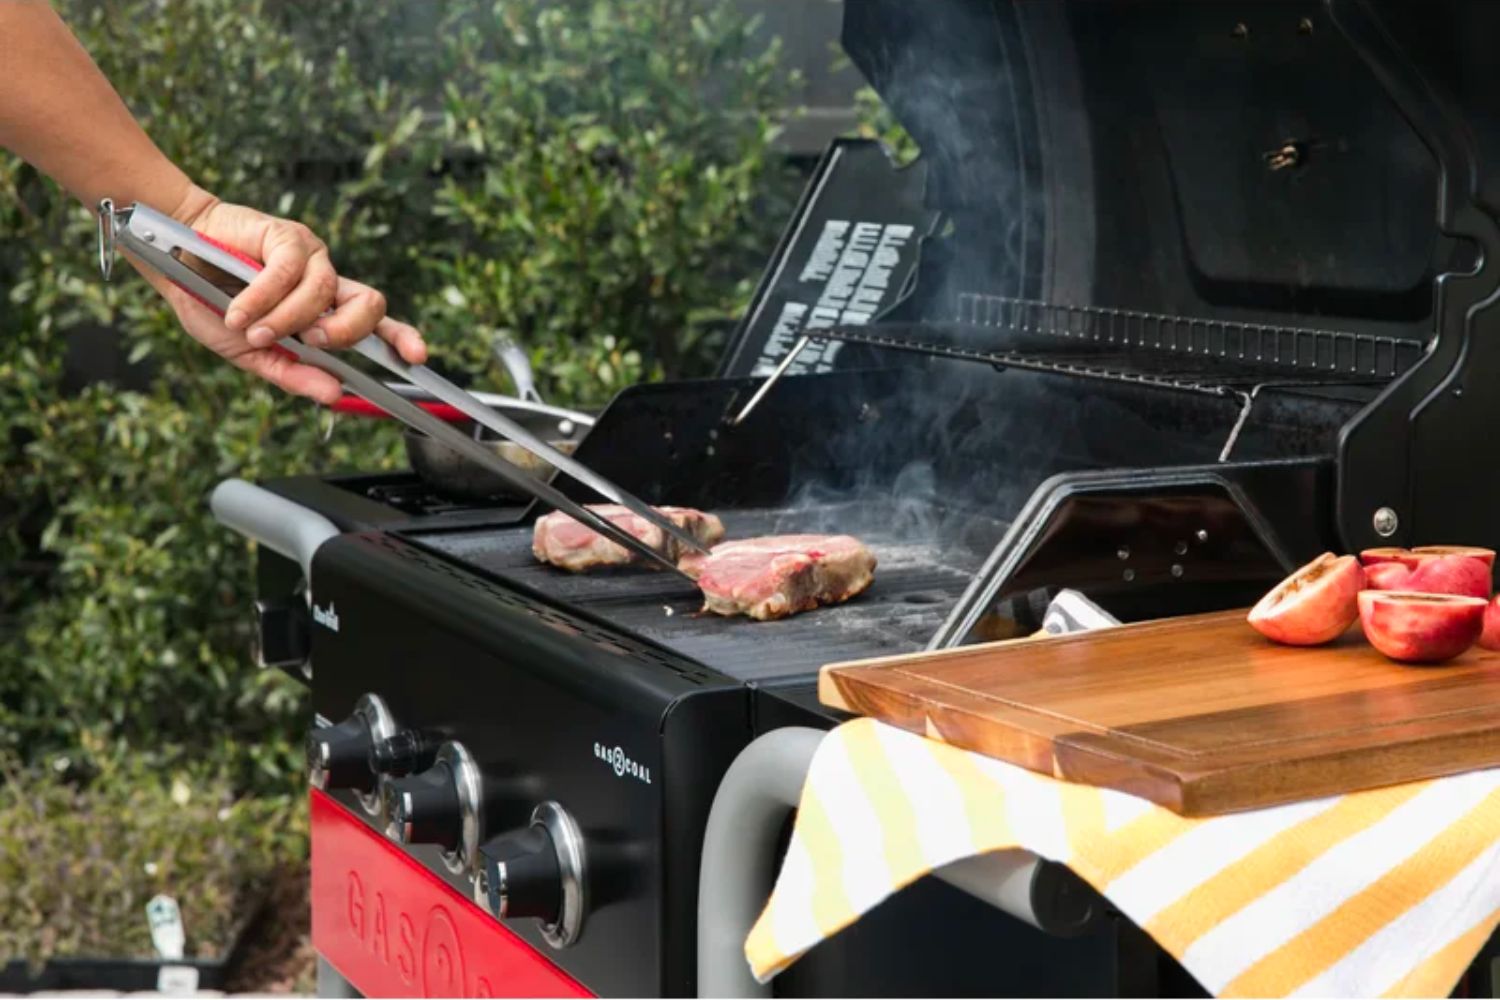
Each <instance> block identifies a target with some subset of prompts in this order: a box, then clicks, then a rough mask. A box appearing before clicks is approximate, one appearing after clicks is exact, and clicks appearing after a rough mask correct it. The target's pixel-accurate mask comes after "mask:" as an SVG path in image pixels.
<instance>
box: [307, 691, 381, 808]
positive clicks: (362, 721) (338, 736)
mask: <svg viewBox="0 0 1500 1000" xmlns="http://www.w3.org/2000/svg"><path fill="white" fill-rule="evenodd" d="M395 732H396V724H395V722H394V721H393V720H392V718H391V713H390V711H389V710H388V709H387V708H386V707H385V702H383V701H381V700H380V698H379V696H377V695H373V694H367V695H364V696H362V697H361V698H360V699H359V701H358V702H356V703H355V705H354V713H353V714H352V715H350V716H349V717H348V718H347V719H345V720H344V721H343V722H340V723H338V724H337V725H333V726H319V727H317V728H315V729H313V730H312V731H311V732H309V733H308V734H307V775H308V780H309V781H311V782H312V786H313V787H314V788H321V789H324V790H325V791H333V790H334V789H338V788H348V789H350V790H352V791H354V792H355V793H356V794H357V795H358V796H359V798H360V802H361V804H363V805H364V807H365V809H366V810H367V811H370V812H374V811H375V810H376V809H377V808H378V807H379V800H378V798H377V797H376V795H375V791H376V775H375V772H374V771H372V770H371V769H370V749H371V747H372V746H374V744H375V743H376V742H377V741H379V740H384V739H388V738H390V737H391V736H394V735H395Z"/></svg>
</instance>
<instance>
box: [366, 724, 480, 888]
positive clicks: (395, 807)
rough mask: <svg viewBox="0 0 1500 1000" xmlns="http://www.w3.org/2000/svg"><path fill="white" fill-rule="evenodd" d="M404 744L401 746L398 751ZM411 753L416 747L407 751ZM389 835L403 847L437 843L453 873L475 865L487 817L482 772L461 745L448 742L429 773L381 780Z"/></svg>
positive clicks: (387, 833) (465, 870)
mask: <svg viewBox="0 0 1500 1000" xmlns="http://www.w3.org/2000/svg"><path fill="white" fill-rule="evenodd" d="M403 747H404V744H402V743H398V744H397V746H396V748H395V749H397V750H402V749H403ZM405 749H410V747H405ZM380 799H381V803H382V806H383V811H384V813H385V817H386V828H385V832H386V836H388V837H390V838H391V839H392V840H394V841H396V842H397V843H400V844H436V845H437V846H438V847H441V848H442V850H443V863H444V864H445V865H447V866H448V870H449V871H452V872H455V873H463V872H467V871H469V870H470V868H471V867H472V866H473V864H474V858H475V852H476V851H477V849H478V846H479V835H480V826H481V820H482V818H483V792H482V789H481V785H480V780H479V769H478V767H476V766H475V764H474V760H473V758H472V757H470V756H469V752H468V751H467V750H465V749H464V748H463V744H461V743H453V742H448V743H444V744H443V745H442V746H440V747H438V749H437V757H436V761H435V762H434V763H433V765H432V766H431V767H429V768H427V769H426V770H425V771H419V772H417V773H416V774H412V775H408V776H406V777H392V776H389V775H387V776H385V777H383V778H381V779H380Z"/></svg>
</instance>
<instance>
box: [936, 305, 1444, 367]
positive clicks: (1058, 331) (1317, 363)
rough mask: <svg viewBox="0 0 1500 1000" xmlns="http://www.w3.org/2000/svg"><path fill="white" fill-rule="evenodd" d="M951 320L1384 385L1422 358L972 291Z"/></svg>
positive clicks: (1296, 330) (1392, 341) (1302, 331)
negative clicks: (1385, 381)
mask: <svg viewBox="0 0 1500 1000" xmlns="http://www.w3.org/2000/svg"><path fill="white" fill-rule="evenodd" d="M953 318H954V321H955V322H957V323H959V324H963V325H967V326H985V327H995V328H1000V329H1006V330H1013V331H1015V332H1017V333H1033V334H1040V335H1043V336H1047V337H1061V338H1066V339H1069V340H1082V341H1088V342H1091V343H1095V344H1101V345H1106V346H1110V347H1121V348H1132V349H1133V348H1145V349H1147V350H1152V351H1169V352H1172V353H1176V354H1187V355H1197V356H1200V357H1208V358H1218V359H1222V360H1224V361H1227V362H1230V363H1233V364H1236V365H1252V366H1257V367H1258V366H1269V367H1272V368H1288V369H1294V370H1297V371H1301V372H1321V373H1327V374H1336V375H1344V376H1357V377H1362V378H1370V379H1392V378H1395V377H1396V376H1397V375H1399V374H1401V373H1402V372H1404V371H1405V370H1406V369H1407V368H1409V367H1411V366H1412V365H1413V364H1415V363H1416V362H1417V360H1418V359H1419V358H1421V356H1422V352H1423V350H1424V349H1425V347H1424V345H1423V344H1422V343H1420V342H1418V341H1415V340H1404V339H1401V338H1399V337H1384V336H1375V335H1372V334H1366V333H1350V332H1347V331H1342V330H1318V329H1311V328H1305V327H1292V326H1275V325H1270V324H1263V323H1237V322H1231V321H1228V320H1217V319H1212V320H1211V319H1197V318H1192V317H1187V316H1170V315H1167V314H1165V313H1151V312H1139V311H1136V310H1131V309H1107V308H1101V307H1098V306H1074V305H1064V304H1059V303H1053V302H1040V301H1035V300H1031V299H1008V298H1003V297H1000V296H996V295H985V294H981V293H977V292H962V293H959V295H958V296H957V297H956V301H955V309H954V317H953Z"/></svg>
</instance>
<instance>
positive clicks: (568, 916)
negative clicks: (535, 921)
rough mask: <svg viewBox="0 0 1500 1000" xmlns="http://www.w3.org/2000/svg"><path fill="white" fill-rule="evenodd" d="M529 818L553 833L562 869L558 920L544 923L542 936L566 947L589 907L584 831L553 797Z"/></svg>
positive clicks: (551, 943)
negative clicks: (560, 902) (560, 906)
mask: <svg viewBox="0 0 1500 1000" xmlns="http://www.w3.org/2000/svg"><path fill="white" fill-rule="evenodd" d="M531 822H532V823H534V824H538V825H540V826H541V827H542V829H544V830H546V831H547V833H548V834H549V835H550V836H551V837H552V846H553V847H555V848H556V849H557V867H558V869H559V871H561V872H562V894H563V895H562V912H561V914H560V915H559V916H558V918H557V923H555V924H545V925H543V927H542V937H543V938H545V939H546V941H547V943H548V944H550V945H551V946H552V947H554V948H566V947H568V946H569V945H570V944H572V943H573V942H575V941H577V940H578V936H579V935H580V934H581V933H582V932H583V917H584V912H585V911H586V910H587V908H588V883H587V881H586V878H587V870H586V863H585V856H584V846H583V833H582V831H580V830H579V829H578V824H577V822H575V821H574V819H573V817H572V816H571V815H569V813H568V811H567V810H566V809H564V808H563V807H562V806H561V805H559V804H558V803H556V802H552V801H547V802H543V803H542V804H541V805H539V806H537V807H536V809H535V810H534V811H533V812H532V814H531Z"/></svg>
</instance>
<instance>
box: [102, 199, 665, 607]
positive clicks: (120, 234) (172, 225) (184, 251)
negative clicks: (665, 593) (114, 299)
mask: <svg viewBox="0 0 1500 1000" xmlns="http://www.w3.org/2000/svg"><path fill="white" fill-rule="evenodd" d="M106 209H108V211H109V225H108V226H107V227H106V226H105V220H104V217H103V216H104V213H105V210H106ZM100 214H101V219H100V235H101V238H100V246H101V260H100V263H101V266H103V265H104V263H105V261H104V259H103V257H104V255H103V249H104V236H105V233H106V228H107V229H108V235H109V238H110V243H111V245H113V244H119V245H122V246H123V247H124V248H125V249H126V250H128V251H129V252H130V253H132V254H133V255H135V256H136V257H138V258H139V259H140V260H141V262H142V263H144V264H146V265H148V266H150V267H151V268H152V269H153V270H155V271H157V272H158V273H160V274H161V275H162V276H163V277H165V278H167V279H168V280H169V281H171V282H172V283H173V284H174V285H177V286H178V287H179V288H181V289H182V290H183V291H184V292H186V293H187V294H188V295H190V296H192V297H193V298H195V299H197V300H198V301H199V302H202V303H203V304H204V305H205V306H207V307H208V308H209V309H212V310H213V311H214V312H216V313H218V314H219V315H221V316H222V315H223V314H224V313H225V311H226V310H227V309H228V308H229V303H230V302H231V301H232V300H233V298H234V296H235V295H237V294H239V292H240V291H243V290H244V288H245V287H246V286H247V285H248V284H249V283H250V281H251V280H253V279H254V276H255V274H256V272H258V271H260V270H262V268H263V265H261V264H260V263H259V262H258V261H256V260H254V259H252V258H250V257H247V256H246V255H245V254H243V253H241V252H239V251H237V250H234V249H233V248H231V247H227V246H225V245H224V244H222V243H220V242H218V241H217V240H215V239H213V238H212V237H209V236H205V235H204V234H202V233H199V232H196V231H194V230H192V229H189V228H188V227H187V226H184V225H183V224H182V223H180V222H178V221H177V220H175V219H172V218H170V217H169V216H165V215H162V214H161V213H160V212H157V211H156V210H155V209H151V208H148V207H146V206H144V205H139V204H137V205H134V206H131V208H129V209H126V210H125V211H124V212H120V213H116V212H114V210H113V206H112V205H109V204H108V203H104V204H101V206H100ZM122 222H123V224H124V225H123V228H121V223H122ZM278 349H279V350H283V351H285V352H287V353H289V354H291V355H293V356H294V357H296V358H297V359H298V360H299V361H301V362H303V363H304V364H309V365H312V366H313V367H315V368H319V369H322V370H323V371H325V372H327V373H328V374H330V375H332V376H333V377H334V378H336V379H338V381H339V382H340V383H342V384H343V385H344V386H345V388H347V389H349V390H352V391H353V392H355V393H357V394H358V395H360V396H363V397H364V398H365V399H367V400H368V401H369V402H370V403H372V404H374V405H376V406H378V407H380V408H381V409H383V410H385V411H386V412H387V413H389V414H390V415H391V416H393V417H395V418H396V419H398V420H400V421H401V422H402V423H404V424H406V425H407V426H408V427H411V428H413V429H415V430H418V431H421V432H422V433H424V434H427V435H428V436H430V437H433V438H435V439H437V440H438V441H440V442H442V443H443V444H446V445H447V446H448V447H450V448H452V449H453V450H455V451H457V452H458V453H459V454H461V455H463V456H464V457H466V458H468V459H469V460H470V461H473V462H475V463H477V464H479V465H481V466H483V467H485V468H487V469H489V470H490V471H492V472H494V473H495V474H497V475H498V476H500V477H501V479H503V480H504V481H505V482H506V483H507V484H508V485H510V486H511V487H513V488H515V489H517V490H520V491H521V492H523V493H527V494H529V495H530V496H532V497H534V498H535V499H537V500H540V501H541V502H542V503H544V504H546V505H547V506H548V507H551V508H553V509H554V510H559V511H562V512H563V513H565V514H567V515H568V516H569V517H572V518H573V519H574V520H575V521H578V522H579V523H580V524H583V525H585V526H587V527H589V528H592V529H593V530H594V531H596V532H598V533H599V534H601V535H603V536H604V537H606V538H608V539H610V540H611V541H613V542H615V543H616V544H618V545H621V546H623V547H625V548H626V549H628V550H631V551H634V552H636V553H638V554H640V555H642V556H645V557H646V558H647V559H649V560H652V561H654V562H656V563H658V564H659V565H661V566H662V567H664V568H666V569H668V570H671V571H672V572H675V573H677V574H679V575H680V576H682V577H683V578H684V579H688V580H691V577H688V576H687V574H686V573H684V572H683V571H682V570H681V569H680V568H678V566H677V564H676V563H675V562H673V561H672V560H671V559H669V558H668V557H667V556H666V555H665V554H664V553H662V552H659V551H657V550H656V549H654V548H653V547H651V546H649V545H647V544H646V543H645V542H643V541H641V540H640V539H639V538H637V537H635V536H634V535H632V534H631V533H630V532H628V531H626V530H625V529H624V528H622V527H620V526H619V525H617V524H615V523H614V522H613V521H611V520H609V519H608V518H606V517H602V516H600V515H599V514H597V513H595V512H594V511H592V510H589V509H588V508H587V507H585V506H583V505H582V504H580V503H578V502H577V501H575V500H573V499H572V498H571V497H569V496H567V495H566V494H564V493H562V492H560V491H559V490H558V489H557V488H556V487H554V486H552V485H551V484H549V483H544V482H542V481H541V480H538V479H536V478H534V477H533V476H531V475H530V474H528V473H526V472H524V471H523V470H521V469H520V468H519V467H517V466H515V465H513V464H511V463H510V462H507V461H505V460H504V459H503V458H501V457H500V456H499V455H496V454H495V453H494V452H493V451H490V450H489V449H487V448H485V447H484V446H483V445H482V444H480V443H479V442H477V441H475V440H473V439H472V438H469V437H466V436H465V435H463V434H460V433H459V432H458V431H456V430H454V429H453V428H452V427H450V426H449V425H448V424H446V423H444V422H443V421H442V420H440V419H438V418H437V417H436V416H434V415H433V414H431V413H428V412H427V411H426V410H424V409H422V408H421V407H420V406H418V405H417V404H415V403H413V402H411V401H409V400H406V399H403V398H402V397H401V396H400V395H398V394H397V393H396V392H394V391H392V390H391V389H389V388H387V387H386V386H385V385H384V384H383V383H381V382H380V381H379V380H378V379H375V378H373V377H371V376H370V375H367V374H366V373H364V372H363V371H361V370H360V369H358V368H356V367H354V366H353V365H351V364H349V363H348V362H346V361H343V360H342V359H340V358H338V357H336V356H334V355H332V354H330V353H328V352H327V351H323V350H320V349H318V348H316V347H312V346H310V345H308V344H304V343H303V342H302V341H301V340H300V339H299V338H297V337H295V336H293V337H288V338H287V339H286V340H285V341H284V342H283V345H282V346H280V347H279V348H278ZM357 349H358V350H359V352H360V353H361V354H363V355H364V356H365V357H368V358H370V359H371V360H373V361H375V362H376V363H377V364H380V365H381V366H382V367H385V368H387V369H389V370H390V371H393V372H395V373H396V374H398V375H401V376H402V377H403V378H406V379H407V380H408V381H411V382H416V383H418V384H422V382H423V381H427V382H432V383H434V384H436V386H437V388H439V389H441V390H445V391H440V392H438V396H439V398H440V399H441V400H442V401H443V402H449V403H451V404H453V405H454V406H456V407H457V409H459V410H460V411H461V412H463V413H465V414H466V415H468V416H470V417H474V418H475V419H479V416H478V415H476V414H477V413H478V411H483V413H488V412H489V411H488V408H486V407H483V406H482V405H481V404H479V403H478V402H477V401H475V400H473V399H472V398H471V397H469V396H468V395H467V393H464V392H463V391H462V390H461V389H459V388H458V387H457V386H454V385H452V383H449V382H448V381H447V380H446V379H442V378H440V377H438V376H437V375H436V374H435V373H433V372H431V371H429V370H428V369H426V368H424V367H422V366H420V365H417V366H408V365H407V364H406V362H405V361H403V360H402V359H401V358H400V356H399V355H397V353H396V352H395V351H394V350H393V349H392V348H391V346H390V345H389V344H387V343H385V341H383V340H380V339H379V338H377V337H366V338H364V339H363V340H362V341H360V343H359V345H358V346H357ZM450 395H451V396H452V397H453V398H451V399H449V398H445V397H447V396H450ZM471 410H474V411H476V412H470V411H471ZM497 419H501V418H497ZM480 422H481V423H485V422H486V421H483V420H480ZM504 423H506V424H510V421H504ZM521 433H522V434H523V435H525V434H526V432H525V431H524V430H523V431H521ZM527 436H529V435H527ZM544 447H545V446H544ZM648 509H649V508H648ZM651 513H652V514H654V513H655V512H654V511H652V512H651ZM648 520H650V518H648ZM669 523H670V522H669ZM672 527H673V528H674V529H675V527H676V526H675V525H672Z"/></svg>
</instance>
